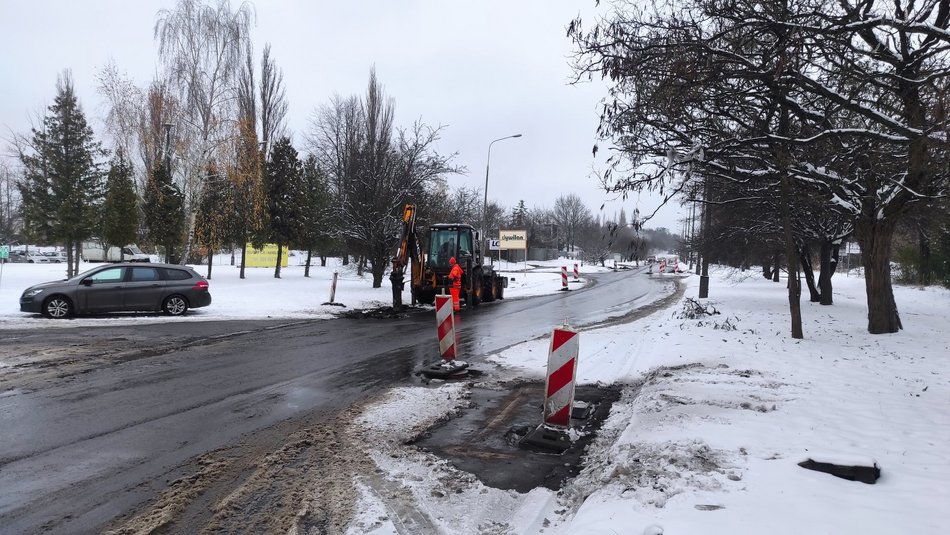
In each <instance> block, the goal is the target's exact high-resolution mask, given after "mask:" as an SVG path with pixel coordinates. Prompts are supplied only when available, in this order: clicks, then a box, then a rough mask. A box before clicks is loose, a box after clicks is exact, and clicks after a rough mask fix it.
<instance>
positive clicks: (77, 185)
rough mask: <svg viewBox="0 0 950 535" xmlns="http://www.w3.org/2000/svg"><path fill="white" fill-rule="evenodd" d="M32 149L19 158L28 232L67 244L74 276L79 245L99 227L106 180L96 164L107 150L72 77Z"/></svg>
mask: <svg viewBox="0 0 950 535" xmlns="http://www.w3.org/2000/svg"><path fill="white" fill-rule="evenodd" d="M28 147H29V149H27V148H23V149H22V150H21V151H20V154H19V156H20V161H21V163H22V164H23V179H22V180H21V181H20V183H19V184H18V189H19V190H20V195H21V199H22V210H23V219H24V227H25V230H26V233H27V234H28V236H29V237H31V238H33V239H35V240H37V241H40V242H45V243H62V244H64V245H65V246H66V255H67V258H68V259H69V266H68V268H67V275H68V276H72V274H73V272H74V266H75V267H78V260H79V258H78V257H79V254H78V253H79V247H80V244H81V242H82V241H83V240H87V239H89V238H90V237H91V236H92V235H93V232H94V231H95V228H96V225H97V222H98V217H97V214H98V212H99V208H100V205H101V203H102V197H103V180H102V178H103V177H102V172H101V170H100V164H99V163H98V162H97V159H99V158H102V157H104V156H105V151H104V150H103V149H102V148H101V146H100V144H99V143H98V142H97V141H95V139H94V136H93V132H92V128H91V127H90V126H89V125H88V124H87V123H86V117H85V115H84V114H83V112H82V109H81V108H80V107H79V102H78V100H77V98H76V93H75V92H74V90H73V83H72V78H71V76H70V75H69V72H66V73H65V74H64V75H63V77H61V78H60V79H59V81H58V83H57V94H56V98H55V100H54V101H53V104H52V105H51V106H50V107H49V109H48V113H47V115H46V117H45V118H44V119H43V128H42V130H36V129H35V128H34V129H33V130H32V138H31V139H30V140H29V143H28ZM30 149H31V150H30ZM74 252H75V253H76V254H75V256H74Z"/></svg>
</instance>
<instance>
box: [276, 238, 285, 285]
mask: <svg viewBox="0 0 950 535" xmlns="http://www.w3.org/2000/svg"><path fill="white" fill-rule="evenodd" d="M283 257H284V247H283V245H282V244H281V243H280V242H279V241H278V242H277V265H276V266H274V278H275V279H279V278H280V264H281V260H283Z"/></svg>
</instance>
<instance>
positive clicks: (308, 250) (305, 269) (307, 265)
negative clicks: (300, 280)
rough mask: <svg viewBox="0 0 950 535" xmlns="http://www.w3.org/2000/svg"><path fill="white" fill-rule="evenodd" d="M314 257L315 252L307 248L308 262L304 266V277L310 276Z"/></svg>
mask: <svg viewBox="0 0 950 535" xmlns="http://www.w3.org/2000/svg"><path fill="white" fill-rule="evenodd" d="M311 258H313V252H312V251H311V250H310V249H307V263H306V265H305V266H304V268H303V276H304V278H308V279H309V278H310V259H311Z"/></svg>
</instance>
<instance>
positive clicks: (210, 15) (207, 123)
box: [154, 0, 254, 261]
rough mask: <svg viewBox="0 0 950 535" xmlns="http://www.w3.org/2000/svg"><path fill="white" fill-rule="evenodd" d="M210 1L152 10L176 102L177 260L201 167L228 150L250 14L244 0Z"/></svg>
mask: <svg viewBox="0 0 950 535" xmlns="http://www.w3.org/2000/svg"><path fill="white" fill-rule="evenodd" d="M212 1H213V2H214V3H212V4H208V3H205V2H204V1H203V0H179V1H178V3H177V4H176V6H175V7H174V9H163V10H161V11H159V12H158V17H157V21H156V23H155V31H154V36H155V40H156V41H157V42H158V50H159V58H160V60H161V62H162V64H163V66H164V67H165V72H166V76H167V80H168V83H169V84H170V87H172V88H173V90H174V92H175V93H176V95H177V97H178V99H179V101H180V102H181V105H182V106H181V108H180V113H179V114H178V116H177V117H176V121H175V132H176V140H177V143H176V149H177V151H176V152H177V153H176V155H177V156H178V158H179V159H180V161H181V166H180V168H179V170H178V172H177V173H176V175H175V180H176V183H177V184H179V185H180V188H181V190H182V193H183V194H184V203H185V214H186V215H185V219H186V221H185V228H186V229H187V234H186V236H187V237H186V243H185V251H184V254H182V255H181V259H182V261H185V260H186V259H187V258H188V252H189V250H190V249H191V241H192V238H193V235H194V225H195V215H196V213H197V209H198V204H199V199H200V198H201V193H202V189H203V188H204V186H205V180H204V179H205V173H204V170H205V169H207V168H208V165H209V164H210V163H211V162H212V161H213V160H215V159H216V155H217V154H218V153H219V152H227V151H228V150H230V149H231V147H232V146H233V145H232V143H233V139H234V138H235V137H237V136H236V133H237V132H238V131H239V129H238V125H237V121H236V120H235V105H234V102H235V93H236V82H237V79H238V73H239V72H240V70H241V66H242V62H243V61H244V58H245V56H246V55H247V54H248V53H249V50H250V39H251V37H250V28H251V24H252V22H253V18H254V14H253V11H252V7H251V5H250V4H248V3H246V2H244V3H241V4H240V5H239V6H238V7H237V8H236V9H232V8H231V4H230V2H229V1H228V0H212Z"/></svg>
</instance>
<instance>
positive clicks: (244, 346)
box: [0, 270, 668, 534]
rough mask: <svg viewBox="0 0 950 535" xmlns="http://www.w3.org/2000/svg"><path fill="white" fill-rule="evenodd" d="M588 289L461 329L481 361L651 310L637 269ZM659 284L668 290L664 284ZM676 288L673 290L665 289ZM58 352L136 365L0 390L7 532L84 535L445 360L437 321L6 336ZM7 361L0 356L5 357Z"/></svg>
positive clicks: (481, 316) (490, 309) (525, 303)
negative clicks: (198, 472)
mask: <svg viewBox="0 0 950 535" xmlns="http://www.w3.org/2000/svg"><path fill="white" fill-rule="evenodd" d="M588 277H590V278H592V279H594V283H593V284H591V285H590V286H588V287H587V288H584V289H579V287H578V286H577V285H573V284H572V285H571V286H572V291H569V292H563V293H558V294H555V295H548V296H542V297H536V298H530V299H519V300H504V301H500V302H495V303H490V304H486V305H484V306H482V307H479V308H477V309H474V310H470V311H463V312H462V314H461V317H460V325H459V327H458V330H459V349H460V355H461V358H464V359H476V360H477V357H478V356H479V355H484V354H487V353H491V352H495V351H498V350H500V349H503V348H505V347H508V346H511V345H513V344H516V343H519V342H521V341H524V340H529V339H533V338H537V337H539V336H544V335H547V334H549V333H550V330H551V328H552V327H553V326H556V325H560V324H562V323H564V322H567V323H570V324H571V325H573V326H575V327H583V326H585V325H592V324H598V323H603V322H605V321H609V319H610V318H612V317H617V316H622V315H623V314H625V313H627V312H629V311H630V310H632V309H635V308H636V307H638V306H640V305H641V304H644V302H645V300H646V299H647V296H648V295H649V294H651V292H652V293H655V292H656V289H657V284H658V283H657V282H656V281H653V280H651V279H649V278H648V277H647V276H646V275H645V274H644V273H643V272H642V270H630V271H621V272H618V273H604V274H598V275H593V276H588ZM660 284H662V283H660ZM667 284H668V283H667ZM3 334H4V337H5V338H6V339H8V340H16V339H21V340H27V339H30V338H31V337H43V338H44V340H45V341H47V342H48V343H50V344H56V343H57V341H58V340H61V341H62V342H63V343H64V344H67V343H75V342H76V341H77V340H80V341H81V340H84V339H90V338H96V339H99V340H101V339H117V340H121V343H123V344H126V345H128V344H130V343H132V344H136V345H140V346H141V347H142V348H152V347H159V348H163V349H160V350H158V351H146V352H143V353H142V354H141V355H138V356H135V357H130V358H127V359H120V360H118V361H113V362H109V363H107V364H106V365H102V366H97V367H92V368H87V369H83V370H81V371H80V372H77V373H75V374H71V375H67V376H65V377H55V378H53V379H48V380H44V381H42V382H36V381H34V382H33V383H30V384H28V385H26V386H23V387H17V385H6V387H7V388H8V389H7V390H6V391H3V392H0V533H3V534H6V533H36V532H53V533H88V532H94V531H98V530H100V529H102V528H103V527H104V526H106V525H107V524H108V523H109V522H110V521H111V520H112V519H114V518H115V517H117V516H119V515H122V514H123V513H126V512H128V511H129V510H130V509H133V508H135V507H137V506H139V505H141V504H142V503H144V502H145V501H146V500H148V499H151V498H153V497H154V496H155V495H157V494H158V493H159V492H161V491H162V490H163V489H164V488H165V487H166V485H167V484H168V482H169V481H171V480H173V479H175V478H176V477H179V476H180V475H181V473H180V471H179V470H178V467H180V466H181V465H182V463H184V462H186V461H188V460H189V459H192V458H194V457H195V456H198V455H201V454H203V453H205V452H208V451H211V450H215V449H217V448H222V447H226V446H228V445H229V444H233V443H235V442H237V441H239V440H241V439H242V437H246V436H248V435H249V434H256V433H263V432H264V430H265V429H267V428H271V427H272V426H274V425H275V424H277V423H278V422H282V421H285V420H287V419H289V418H294V417H299V416H300V415H301V414H307V415H308V417H315V418H320V416H321V415H331V414H335V413H336V412H337V411H339V410H340V409H341V408H343V407H345V406H347V405H348V404H350V403H353V402H355V401H357V400H360V399H362V398H364V397H366V396H368V395H370V394H372V393H375V392H378V391H379V390H380V389H383V388H387V387H389V386H393V385H396V384H400V383H406V382H410V381H413V378H412V372H413V371H414V370H415V368H416V367H418V366H419V365H420V364H421V363H422V362H423V361H426V360H430V359H435V358H437V357H438V343H437V341H436V338H435V321H434V315H433V314H432V313H431V309H430V310H428V311H416V312H410V313H408V314H406V315H404V316H402V317H400V318H396V319H358V320H354V319H337V320H330V321H313V322H297V323H293V324H281V323H280V322H277V321H267V322H265V321H260V322H253V321H239V322H211V323H207V322H194V323H175V324H166V325H161V324H148V325H143V326H135V327H109V328H103V329H95V328H93V329H89V328H85V329H81V330H79V329H77V330H73V329H51V330H49V331H47V332H43V333H36V332H15V331H4V333H3ZM0 351H2V349H0Z"/></svg>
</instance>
